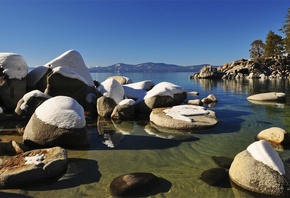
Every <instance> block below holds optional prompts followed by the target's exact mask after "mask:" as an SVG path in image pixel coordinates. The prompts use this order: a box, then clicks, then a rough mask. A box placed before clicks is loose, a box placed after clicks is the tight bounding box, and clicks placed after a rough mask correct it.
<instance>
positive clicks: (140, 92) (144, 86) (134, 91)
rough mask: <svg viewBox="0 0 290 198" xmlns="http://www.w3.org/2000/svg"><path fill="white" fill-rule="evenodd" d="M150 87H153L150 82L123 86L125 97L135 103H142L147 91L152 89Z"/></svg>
mask: <svg viewBox="0 0 290 198" xmlns="http://www.w3.org/2000/svg"><path fill="white" fill-rule="evenodd" d="M152 87H154V83H153V81H151V80H144V81H140V82H136V83H130V84H126V85H123V89H124V91H125V95H126V97H127V98H131V99H133V100H135V101H136V103H139V102H140V101H142V100H143V99H144V97H145V95H146V94H147V91H149V90H150V89H152Z"/></svg>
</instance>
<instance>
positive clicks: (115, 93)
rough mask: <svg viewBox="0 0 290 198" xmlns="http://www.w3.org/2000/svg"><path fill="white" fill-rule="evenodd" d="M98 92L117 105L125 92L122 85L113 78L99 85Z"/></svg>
mask: <svg viewBox="0 0 290 198" xmlns="http://www.w3.org/2000/svg"><path fill="white" fill-rule="evenodd" d="M98 90H99V91H100V93H101V94H102V95H103V96H106V97H108V98H112V99H113V100H115V102H116V103H117V104H119V102H121V101H122V100H123V99H124V97H125V92H124V89H123V87H122V85H121V84H120V83H119V82H118V81H117V80H115V79H113V78H108V79H107V80H105V81H104V82H102V83H101V84H100V85H99V87H98Z"/></svg>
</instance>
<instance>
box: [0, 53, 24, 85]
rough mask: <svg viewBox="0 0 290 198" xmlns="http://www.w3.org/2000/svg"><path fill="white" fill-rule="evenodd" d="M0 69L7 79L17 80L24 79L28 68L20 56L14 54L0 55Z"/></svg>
mask: <svg viewBox="0 0 290 198" xmlns="http://www.w3.org/2000/svg"><path fill="white" fill-rule="evenodd" d="M0 68H2V69H3V73H4V74H6V75H7V76H8V78H9V79H18V80H21V79H22V78H24V77H26V75H27V73H28V66H27V64H26V62H25V60H24V59H23V57H22V56H20V55H18V54H15V53H0Z"/></svg>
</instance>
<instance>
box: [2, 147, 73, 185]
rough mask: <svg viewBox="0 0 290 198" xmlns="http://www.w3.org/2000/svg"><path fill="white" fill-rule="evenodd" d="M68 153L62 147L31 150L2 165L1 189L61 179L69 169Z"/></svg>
mask: <svg viewBox="0 0 290 198" xmlns="http://www.w3.org/2000/svg"><path fill="white" fill-rule="evenodd" d="M67 165H68V162H67V152H66V150H65V149H63V148H61V147H53V148H49V149H38V150H31V151H27V152H25V153H21V154H18V155H16V156H13V157H11V158H8V159H7V160H5V161H4V162H2V163H1V164H0V187H1V188H16V187H24V186H26V187H29V186H32V185H35V184H37V185H39V184H41V183H43V184H44V183H45V182H47V181H48V180H52V179H58V178H60V177H61V176H62V175H63V174H64V173H65V172H66V169H67Z"/></svg>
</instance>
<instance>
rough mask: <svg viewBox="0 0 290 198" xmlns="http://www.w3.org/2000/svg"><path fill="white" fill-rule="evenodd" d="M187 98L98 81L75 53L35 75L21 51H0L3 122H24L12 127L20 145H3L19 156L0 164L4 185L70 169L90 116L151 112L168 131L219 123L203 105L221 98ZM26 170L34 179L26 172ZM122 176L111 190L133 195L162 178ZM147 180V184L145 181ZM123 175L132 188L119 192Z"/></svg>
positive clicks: (170, 87) (124, 81) (147, 86)
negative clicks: (71, 153) (70, 155)
mask: <svg viewBox="0 0 290 198" xmlns="http://www.w3.org/2000/svg"><path fill="white" fill-rule="evenodd" d="M195 93H196V92H195ZM187 95H188V94H187V92H186V90H185V89H184V88H182V87H181V86H179V85H175V84H172V83H170V82H160V83H158V84H154V83H153V81H151V80H145V81H141V82H135V83H133V82H132V80H131V79H129V78H127V77H125V76H112V77H109V78H107V79H106V80H105V81H103V82H98V81H96V80H93V79H92V77H91V75H90V73H89V70H88V68H87V67H86V65H85V63H84V60H83V59H82V57H81V55H80V54H79V53H78V52H77V51H75V50H69V51H67V52H65V53H63V54H61V55H60V56H58V57H57V58H55V59H53V60H51V61H50V62H48V63H46V64H44V65H42V66H38V67H35V68H33V69H32V70H31V71H30V72H28V66H27V64H26V62H25V60H24V58H23V57H22V56H21V55H18V54H14V53H0V120H1V121H9V120H13V121H23V122H24V124H23V125H21V127H19V126H18V127H16V126H14V127H15V128H17V129H18V132H19V133H20V134H21V135H22V138H23V142H21V143H18V142H15V141H11V142H9V143H6V142H1V144H0V151H1V154H3V155H7V154H8V153H9V154H11V155H15V156H13V157H12V158H9V159H8V160H7V161H6V160H5V161H4V162H3V163H2V166H0V172H3V173H5V174H1V175H2V177H1V182H0V188H10V187H16V186H24V185H27V184H33V183H39V182H45V181H46V180H48V179H53V178H58V177H61V176H62V175H63V174H64V172H65V170H66V168H67V151H66V150H65V149H79V148H80V149H85V148H88V147H89V146H90V138H89V135H88V130H87V128H86V127H87V121H88V120H98V121H99V120H106V119H107V120H112V121H113V120H134V119H135V118H137V117H138V116H140V115H142V116H143V115H146V116H148V118H149V117H150V123H152V126H156V127H161V128H165V131H167V130H170V129H172V130H178V131H184V130H186V131H188V130H193V129H203V128H206V127H211V126H214V125H215V124H216V123H217V118H216V116H215V113H214V112H213V111H210V110H207V109H206V108H205V107H203V106H202V105H203V104H209V103H213V102H215V103H216V102H217V99H216V97H215V96H213V95H211V96H209V97H207V98H205V99H204V100H202V101H199V102H198V105H200V106H197V105H193V104H191V103H190V102H188V103H187V104H186V99H187ZM155 109H156V110H155ZM156 112H158V113H156ZM151 114H152V116H150V115H151ZM97 123H100V122H97ZM16 124H17V122H16V123H15V125H16ZM10 127H11V126H10ZM99 128H102V127H99V126H98V129H99ZM100 132H102V131H101V130H100ZM108 145H110V143H109V144H108ZM0 165H1V164H0ZM55 170H57V171H55ZM51 172H53V174H52V173H51ZM27 174H32V175H33V176H34V177H33V178H32V177H25V175H27ZM11 178H13V179H11ZM120 178H122V179H117V180H116V181H113V183H112V184H111V191H112V194H115V195H120V194H122V193H125V194H128V193H129V195H130V192H131V188H133V190H132V192H133V191H134V193H135V191H136V189H140V188H142V189H143V188H147V187H150V189H151V188H152V187H155V188H156V186H150V185H152V182H151V180H154V182H155V181H156V182H157V183H158V182H159V181H160V179H159V178H158V177H156V176H154V175H152V174H151V173H132V174H130V173H129V174H128V175H126V176H122V177H121V176H120ZM146 178H147V179H149V182H144V181H145V180H146ZM124 179H125V180H124ZM122 180H124V182H125V184H126V185H127V186H126V187H125V188H126V189H124V190H121V189H118V188H119V186H118V185H119V183H120V182H123V181H122ZM127 180H128V181H130V184H129V185H128V184H127V182H128V181H127ZM162 181H164V180H162ZM116 182H117V184H118V185H117V186H115V184H114V183H116ZM140 185H141V186H140ZM134 189H135V190H134ZM120 190H121V191H120ZM155 190H156V189H155ZM155 190H154V189H153V191H155ZM123 191H124V192H123ZM138 191H139V190H138ZM144 193H145V194H147V193H148V192H144Z"/></svg>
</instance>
